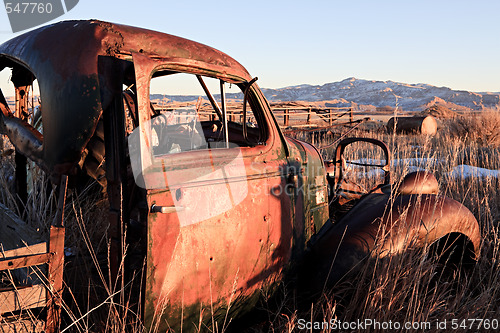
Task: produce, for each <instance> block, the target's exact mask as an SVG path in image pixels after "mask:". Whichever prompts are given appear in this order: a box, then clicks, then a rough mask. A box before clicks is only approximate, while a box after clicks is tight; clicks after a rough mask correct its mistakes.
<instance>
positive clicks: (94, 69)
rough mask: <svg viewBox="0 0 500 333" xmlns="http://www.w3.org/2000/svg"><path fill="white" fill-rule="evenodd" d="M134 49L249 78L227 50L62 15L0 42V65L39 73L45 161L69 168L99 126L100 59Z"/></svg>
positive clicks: (198, 69)
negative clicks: (51, 21) (54, 20)
mask: <svg viewBox="0 0 500 333" xmlns="http://www.w3.org/2000/svg"><path fill="white" fill-rule="evenodd" d="M134 53H136V54H142V55H144V56H146V57H150V58H151V59H155V60H157V61H158V63H161V64H167V65H168V64H169V63H173V64H176V65H180V66H181V67H182V68H188V69H190V68H192V69H193V71H194V72H196V73H197V74H203V73H206V74H207V75H213V76H215V77H218V78H221V79H228V80H229V81H231V80H233V81H235V80H236V81H240V80H241V81H242V82H248V81H250V80H251V77H250V75H249V74H248V72H247V71H246V69H245V68H244V67H243V66H242V65H240V64H239V63H238V62H237V61H236V60H234V59H233V58H231V57H229V56H228V55H226V54H225V53H223V52H220V51H218V50H216V49H214V48H211V47H209V46H206V45H203V44H200V43H197V42H194V41H190V40H187V39H184V38H181V37H177V36H173V35H169V34H165V33H161V32H156V31H151V30H147V29H142V28H137V27H131V26H126V25H121V24H114V23H109V22H102V21H97V20H87V21H63V22H59V23H55V24H52V25H48V26H44V27H41V28H38V29H35V30H32V31H29V32H27V33H25V34H23V35H20V36H18V37H15V38H13V39H11V40H9V41H7V42H5V43H3V44H2V45H0V70H1V69H2V68H4V67H5V66H13V65H12V64H13V62H14V63H16V62H17V63H20V64H21V65H22V66H25V67H27V68H28V69H29V70H30V71H31V72H32V73H33V74H34V75H35V77H36V78H37V79H38V84H39V88H40V96H41V99H42V121H43V132H44V136H43V152H42V155H43V156H40V157H41V158H42V159H43V160H44V162H45V164H46V166H47V167H49V168H51V169H60V171H61V172H63V173H64V172H67V167H66V166H67V165H71V164H73V165H74V164H75V163H77V162H78V161H79V160H80V158H81V154H82V152H83V150H84V148H85V146H86V144H87V143H88V141H89V140H90V138H91V137H92V135H93V133H94V131H95V128H96V126H97V123H98V121H99V118H100V116H101V114H102V110H103V108H106V102H104V99H105V95H106V94H107V91H106V89H108V88H107V87H103V78H102V75H101V76H100V71H99V68H100V67H99V61H100V60H99V59H100V58H102V57H105V58H106V57H112V58H119V59H124V60H129V61H132V54H134ZM136 70H137V68H136ZM58 166H59V168H58Z"/></svg>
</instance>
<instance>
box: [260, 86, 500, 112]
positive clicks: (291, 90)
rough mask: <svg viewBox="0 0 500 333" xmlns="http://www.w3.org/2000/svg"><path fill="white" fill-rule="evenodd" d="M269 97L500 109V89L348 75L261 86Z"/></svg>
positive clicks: (405, 106)
mask: <svg viewBox="0 0 500 333" xmlns="http://www.w3.org/2000/svg"><path fill="white" fill-rule="evenodd" d="M262 90H263V92H264V94H265V95H266V97H267V98H268V99H269V100H270V101H308V102H317V101H330V102H329V103H326V104H327V105H328V104H330V106H351V107H357V108H359V109H370V108H377V107H379V108H380V107H385V106H390V107H393V108H394V107H396V106H398V107H399V108H401V109H402V110H423V109H426V108H427V107H429V106H431V105H434V104H437V105H442V106H446V107H448V108H450V109H452V110H453V109H454V110H484V109H496V110H500V93H476V92H470V91H462V90H452V89H450V88H446V87H435V86H431V85H428V84H421V83H419V84H407V83H399V82H393V81H369V80H361V79H356V78H348V79H345V80H342V81H340V82H333V83H326V84H323V85H307V84H306V85H304V84H302V85H299V86H293V87H286V88H280V89H262Z"/></svg>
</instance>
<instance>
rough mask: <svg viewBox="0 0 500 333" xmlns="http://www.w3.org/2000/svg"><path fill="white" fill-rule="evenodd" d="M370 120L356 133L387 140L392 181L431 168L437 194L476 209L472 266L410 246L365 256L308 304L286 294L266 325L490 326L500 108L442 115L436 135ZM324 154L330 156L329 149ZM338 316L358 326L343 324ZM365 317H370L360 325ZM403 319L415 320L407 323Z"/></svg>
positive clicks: (498, 247)
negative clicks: (478, 239)
mask: <svg viewBox="0 0 500 333" xmlns="http://www.w3.org/2000/svg"><path fill="white" fill-rule="evenodd" d="M373 125H374V124H372V129H373V130H372V131H370V132H365V131H358V132H357V133H353V135H356V136H368V137H374V138H377V139H380V140H383V141H385V142H386V143H387V144H388V145H389V147H390V149H391V151H392V155H393V159H394V160H395V163H394V167H393V169H392V179H393V181H394V182H396V183H397V182H398V181H400V180H401V177H402V176H404V175H405V174H406V173H407V172H409V171H413V170H415V169H416V168H420V169H426V170H430V171H432V172H433V173H434V174H435V176H436V178H437V179H438V182H439V185H440V193H441V194H444V195H446V196H449V197H452V198H454V199H455V200H457V201H459V202H461V203H463V204H464V205H465V206H466V207H467V208H469V209H470V210H471V211H472V212H473V214H474V216H475V217H476V219H477V220H478V222H479V224H480V228H481V235H482V244H481V256H480V258H479V260H478V261H477V263H476V264H475V265H474V266H473V267H468V268H467V269H466V270H457V271H446V270H443V269H442V268H441V266H440V265H438V264H437V263H436V261H435V260H433V259H434V258H429V256H427V253H426V252H423V253H422V252H415V251H408V252H407V253H405V254H404V255H402V256H398V257H393V258H388V259H384V260H371V261H368V262H366V263H365V264H364V266H363V267H362V268H361V269H360V270H359V271H358V272H356V274H353V275H351V276H349V277H348V278H346V279H345V280H344V281H341V282H340V283H338V284H337V285H336V286H334V287H333V288H332V289H331V290H329V291H328V293H326V294H325V295H324V296H323V297H322V299H321V300H319V301H318V302H316V303H314V304H311V308H310V309H307V310H306V311H303V310H302V311H300V310H297V309H296V308H295V307H294V305H293V304H294V303H293V302H287V301H286V300H285V302H284V303H283V304H282V307H281V308H280V311H279V312H275V313H273V314H272V315H273V316H271V317H270V318H272V320H270V330H271V331H276V332H292V331H301V330H304V331H306V330H308V328H311V327H312V328H314V325H312V324H308V323H315V324H316V325H318V326H317V327H316V328H319V329H313V330H311V331H315V332H318V331H320V332H330V331H337V330H336V328H337V327H340V328H342V327H343V329H342V330H341V331H348V332H349V331H353V332H356V331H360V332H361V331H362V332H382V331H391V330H390V328H391V327H392V329H393V330H392V331H405V332H411V331H414V332H422V331H424V330H425V331H436V332H447V331H452V328H457V329H458V330H459V331H460V330H461V331H491V330H492V325H491V324H492V323H493V324H494V325H497V324H498V319H499V318H500V301H499V296H500V295H499V293H500V283H499V282H500V280H499V279H500V266H499V264H500V239H499V238H500V158H499V156H500V114H499V113H498V112H490V113H485V114H483V115H470V116H466V117H460V118H457V119H448V120H441V121H440V130H439V132H438V134H437V135H436V136H434V137H425V136H420V135H389V134H386V133H385V129H384V128H383V127H381V126H380V125H377V124H375V126H374V127H373ZM377 126H378V127H377ZM302 138H303V139H308V138H307V136H302ZM323 140H324V142H321V141H320V142H315V143H316V144H317V145H318V146H322V145H326V144H327V143H328V142H326V141H328V140H327V139H323ZM323 154H324V155H325V157H326V158H332V156H333V155H332V154H333V152H332V150H330V149H329V150H326V151H323ZM364 157H368V158H370V157H371V158H376V159H377V158H379V156H369V155H368V156H364ZM468 166H473V167H477V168H469V167H468ZM481 168H483V169H487V170H495V171H496V173H488V171H487V170H483V169H481ZM470 170H472V172H471V173H468V171H470ZM488 175H490V176H488ZM494 175H496V177H495V176H494ZM483 319H484V322H482V324H483V325H481V326H479V325H480V324H481V321H480V320H483ZM335 320H338V321H340V322H344V323H345V324H344V325H348V324H349V325H353V326H350V328H353V327H354V328H355V329H350V328H347V329H346V326H341V324H339V322H338V321H335ZM360 321H361V326H360V324H359V323H360ZM370 321H371V324H370V325H364V326H363V325H362V324H365V323H366V324H369V323H370ZM391 322H392V324H393V326H390V323H391ZM332 323H336V325H337V326H335V325H333V326H332V325H331V324H332ZM377 323H378V324H377ZM406 323H408V324H409V325H415V326H413V327H412V326H410V329H408V330H407V329H406V328H405V327H404V325H405V324H406ZM398 324H399V325H401V328H400V329H399V330H398V329H397V325H398ZM311 325H312V326H311ZM321 325H323V327H322V326H321ZM384 325H385V326H384ZM429 325H430V326H429ZM438 325H440V326H438ZM457 325H458V326H457ZM445 326H446V329H443V328H444V327H445ZM464 327H465V328H466V329H465V328H464Z"/></svg>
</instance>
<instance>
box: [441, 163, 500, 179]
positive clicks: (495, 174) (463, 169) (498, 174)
mask: <svg viewBox="0 0 500 333" xmlns="http://www.w3.org/2000/svg"><path fill="white" fill-rule="evenodd" d="M449 175H450V177H452V178H471V177H477V178H500V170H490V169H485V168H479V167H474V166H470V165H465V164H461V165H458V166H456V167H454V168H453V170H452V171H451V172H450V173H449Z"/></svg>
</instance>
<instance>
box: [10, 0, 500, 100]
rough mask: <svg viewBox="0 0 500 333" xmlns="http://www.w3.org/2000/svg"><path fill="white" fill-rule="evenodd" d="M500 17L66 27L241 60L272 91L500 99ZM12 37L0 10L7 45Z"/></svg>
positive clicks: (234, 17)
mask: <svg viewBox="0 0 500 333" xmlns="http://www.w3.org/2000/svg"><path fill="white" fill-rule="evenodd" d="M499 13H500V1H498V0H490V1H485V0H478V1H470V0H469V1H461V0H455V1H444V0H441V1H440V0H432V1H425V0H424V1H405V0H399V1H383V0H380V1H361V0H351V1H345V0H344V1H336V0H330V1H320V0H309V1H295V0H288V1H281V0H275V1H273V0H267V1H261V0H254V1H235V0H232V1H180V0H176V1H170V0H166V1H165V0H164V1H157V0H142V1H124V0H122V1H116V0H101V1H96V0H80V2H79V4H78V5H77V6H76V7H75V8H74V9H73V10H72V11H70V12H68V13H67V14H65V15H64V16H62V17H60V18H59V19H58V20H62V19H91V18H95V19H101V20H106V21H111V22H117V23H123V24H128V25H133V26H139V27H144V28H148V29H153V30H158V31H162V32H167V33H170V34H174V35H178V36H182V37H185V38H188V39H192V40H196V41H199V42H202V43H204V44H207V45H210V46H212V47H215V48H217V49H219V50H221V51H223V52H226V53H227V54H229V55H230V56H232V57H234V58H235V59H236V60H238V61H239V62H241V63H242V64H243V66H245V67H246V68H247V69H248V71H249V72H250V74H251V75H252V76H258V77H259V85H260V86H261V87H266V88H280V87H285V86H291V85H298V84H324V83H327V82H334V81H340V80H342V79H345V78H348V77H356V78H360V79H369V80H392V81H398V82H405V83H428V84H432V85H435V86H447V87H450V88H452V89H460V90H470V91H494V92H500V19H499V18H498V17H499ZM13 36H15V35H14V34H13V33H12V32H11V29H10V25H9V23H8V19H7V15H6V12H5V10H3V9H1V8H0V43H1V42H4V41H6V40H8V39H10V38H12V37H13ZM4 84H5V78H1V77H0V88H1V87H2V86H3V85H4Z"/></svg>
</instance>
